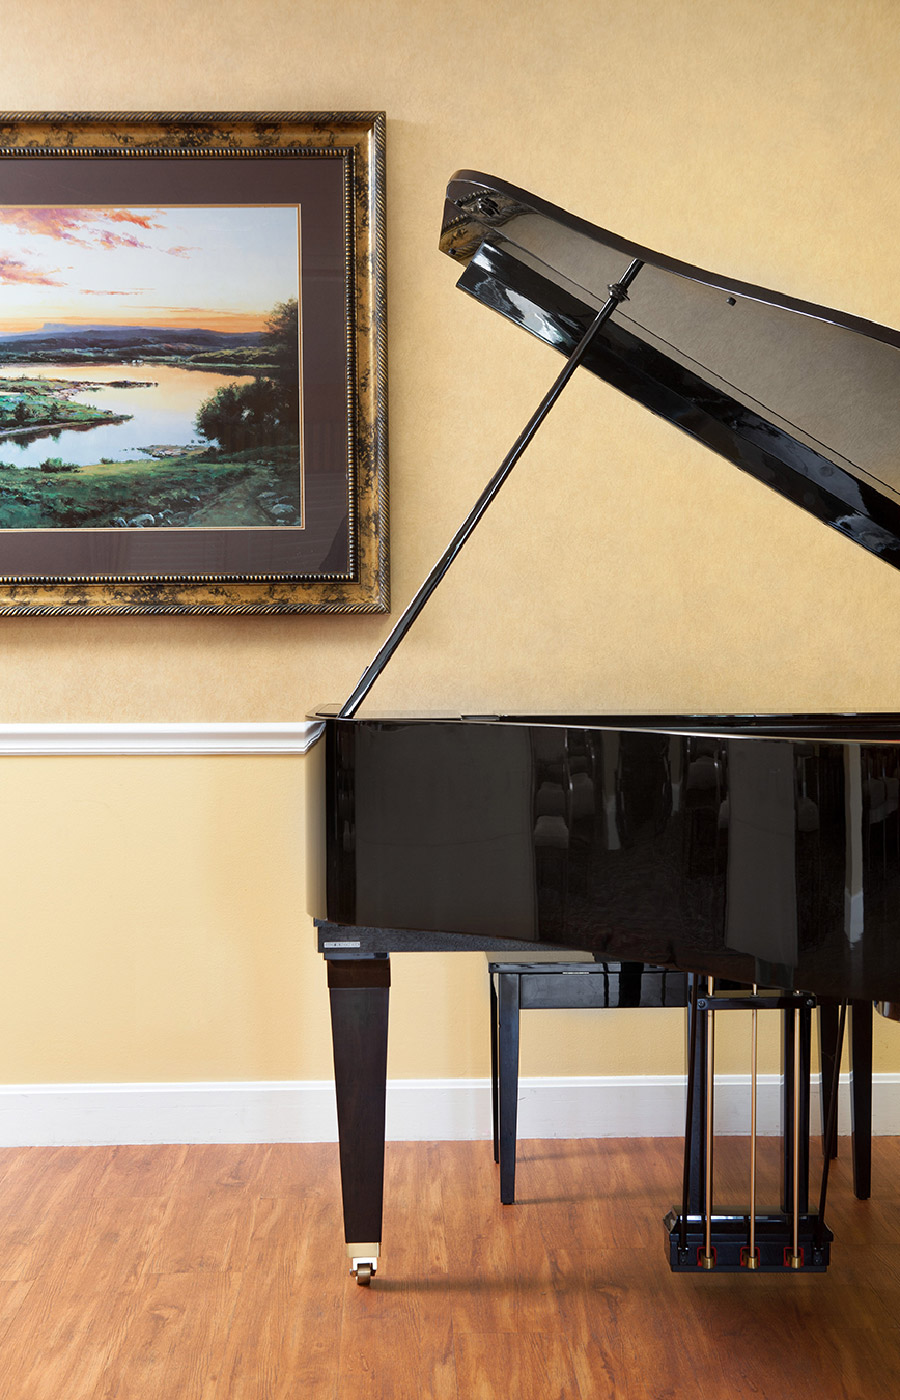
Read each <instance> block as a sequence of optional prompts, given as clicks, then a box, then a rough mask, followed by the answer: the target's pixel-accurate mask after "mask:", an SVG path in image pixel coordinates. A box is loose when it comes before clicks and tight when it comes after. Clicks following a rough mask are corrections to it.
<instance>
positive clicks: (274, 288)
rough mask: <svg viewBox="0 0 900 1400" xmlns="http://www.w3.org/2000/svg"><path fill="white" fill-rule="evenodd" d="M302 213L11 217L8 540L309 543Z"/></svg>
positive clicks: (0, 423)
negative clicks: (269, 539)
mask: <svg viewBox="0 0 900 1400" xmlns="http://www.w3.org/2000/svg"><path fill="white" fill-rule="evenodd" d="M300 300H301V293H300V211H299V208H298V206H297V205H296V204H293V205H291V204H271V205H265V204H260V205H256V204H254V205H218V204H211V205H175V204H173V205H166V206H162V207H157V206H150V205H148V206H143V205H141V206H134V205H130V204H129V205H122V206H120V205H86V206H74V205H71V206H70V205H62V206H48V205H24V204H23V205H3V206H0V531H7V532H12V531H20V530H28V531H34V530H39V531H42V530H53V529H56V530H61V529H67V530H72V529H77V530H79V531H83V530H117V531H120V530H123V529H127V530H129V531H130V530H187V529H191V530H198V529H201V530H202V529H215V530H219V531H221V530H239V529H247V528H253V529H256V530H258V529H260V528H262V527H273V528H274V527H279V528H281V529H284V528H285V527H291V526H293V527H300V526H302V525H303V523H304V522H303V489H302V487H303V461H302V446H301V445H302V441H303V436H302V402H301V397H302V396H301V365H300V314H301V308H300Z"/></svg>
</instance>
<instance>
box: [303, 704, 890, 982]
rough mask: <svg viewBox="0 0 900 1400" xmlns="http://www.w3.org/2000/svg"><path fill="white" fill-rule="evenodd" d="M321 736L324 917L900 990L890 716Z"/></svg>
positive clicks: (479, 726) (456, 727)
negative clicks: (323, 750) (323, 748)
mask: <svg viewBox="0 0 900 1400" xmlns="http://www.w3.org/2000/svg"><path fill="white" fill-rule="evenodd" d="M774 735H777V736H778V737H773V736H774ZM326 736H327V737H326V743H327V754H326V763H325V765H324V773H325V778H324V781H325V785H326V791H325V793H323V794H322V799H321V800H322V802H323V804H324V810H325V812H326V822H327V832H326V863H327V898H326V902H325V906H324V907H319V908H314V909H313V911H312V912H313V913H314V914H316V915H317V916H319V917H320V918H327V919H330V920H332V921H334V922H335V923H337V924H343V925H368V926H372V927H374V928H395V929H411V930H435V931H440V932H446V933H453V934H462V935H466V934H468V935H470V936H473V941H474V940H476V939H497V938H510V939H515V940H519V941H520V942H526V943H527V942H532V941H533V942H536V943H541V944H544V945H545V946H546V945H550V946H553V945H555V946H558V947H563V948H580V949H585V950H587V951H589V952H591V953H592V954H594V955H595V956H596V957H599V958H603V959H609V960H616V961H619V960H628V961H641V962H652V963H656V964H658V965H661V966H667V967H675V968H681V969H684V970H687V971H699V972H703V973H707V974H712V975H716V976H723V977H729V978H733V979H734V980H735V981H737V982H741V983H753V982H757V983H760V984H762V985H767V986H780V987H785V988H788V989H803V990H806V991H810V992H814V993H817V994H819V995H822V996H833V997H838V998H844V997H850V998H853V999H859V1000H866V999H871V998H879V999H880V998H884V999H900V810H898V809H900V718H898V717H897V716H893V715H880V716H858V717H857V716H849V715H843V716H797V717H794V716H772V717H761V718H755V717H752V716H737V717H731V718H729V717H727V716H714V717H698V716H682V717H680V718H679V717H677V716H666V717H658V718H653V717H648V716H636V717H628V716H617V717H615V719H610V720H608V721H607V720H602V719H600V718H597V717H592V718H591V719H590V720H589V721H584V720H582V721H581V722H580V723H575V722H574V721H572V720H569V721H568V722H566V723H564V724H563V723H560V724H555V723H552V722H551V723H547V722H545V723H536V722H527V721H523V720H517V719H514V718H512V717H508V718H505V719H503V720H485V721H477V720H471V719H467V720H456V721H453V720H448V719H444V720H437V721H431V722H425V721H422V720H402V719H397V720H391V719H389V718H382V719H378V720H335V719H329V720H327V722H326ZM479 946H480V945H479Z"/></svg>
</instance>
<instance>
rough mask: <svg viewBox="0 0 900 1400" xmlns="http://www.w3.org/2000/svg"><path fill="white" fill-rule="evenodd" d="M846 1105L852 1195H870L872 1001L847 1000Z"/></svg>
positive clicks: (866, 1196)
mask: <svg viewBox="0 0 900 1400" xmlns="http://www.w3.org/2000/svg"><path fill="white" fill-rule="evenodd" d="M850 1107H851V1113H852V1126H853V1194H854V1195H855V1196H856V1197H857V1198H858V1199H859V1200H860V1201H867V1200H868V1199H869V1196H870V1195H871V1194H872V1004H871V1002H868V1001H854V1002H851V1003H850Z"/></svg>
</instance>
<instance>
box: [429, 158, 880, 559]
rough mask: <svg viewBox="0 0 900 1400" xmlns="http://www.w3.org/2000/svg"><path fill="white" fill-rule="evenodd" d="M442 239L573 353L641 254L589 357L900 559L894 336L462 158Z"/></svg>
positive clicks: (510, 310) (792, 494) (816, 510)
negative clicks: (716, 267)
mask: <svg viewBox="0 0 900 1400" xmlns="http://www.w3.org/2000/svg"><path fill="white" fill-rule="evenodd" d="M441 248H442V250H443V251H444V252H445V253H447V254H449V256H450V257H452V258H455V259H456V260H457V261H458V262H461V263H463V264H465V268H464V271H463V273H462V276H461V277H460V279H459V283H458V285H459V286H460V287H462V288H463V290H465V291H467V292H469V293H470V294H471V295H472V296H474V297H475V298H476V299H477V300H479V301H482V302H484V304H485V305H487V306H489V307H491V308H493V310H495V311H499V312H500V313H501V314H502V315H504V316H506V317H507V318H508V319H509V320H511V321H514V322H516V324H517V325H520V326H523V327H524V328H525V329H526V330H528V331H531V333H532V334H533V335H536V336H538V337H539V338H540V339H541V340H544V341H546V342H547V344H548V345H552V346H554V347H555V348H556V349H558V350H560V351H562V352H563V354H565V355H569V354H570V353H571V352H572V350H573V349H574V348H575V346H576V344H577V343H578V341H579V340H580V339H581V337H582V335H583V334H584V332H585V330H586V329H587V327H588V325H589V324H590V322H591V321H592V320H593V318H594V316H595V315H596V313H597V311H598V310H599V308H600V307H601V306H602V305H603V304H604V302H605V301H606V300H607V297H608V296H609V286H610V284H615V283H617V282H618V281H619V279H620V278H621V277H622V275H623V273H624V272H625V269H626V268H627V266H628V264H629V262H630V261H631V260H632V259H634V258H639V259H641V260H643V262H644V264H645V265H644V267H643V268H642V269H641V270H640V272H639V273H638V275H637V277H636V279H635V281H634V282H633V284H632V286H631V287H630V289H629V293H628V300H627V301H625V302H624V303H623V304H622V305H620V306H619V307H618V308H617V309H616V312H615V315H614V316H612V317H611V318H610V320H608V321H607V322H606V324H605V325H604V326H603V327H602V328H601V330H600V331H599V332H598V333H597V335H596V336H595V338H594V340H593V341H592V342H591V344H590V346H589V348H588V350H587V352H586V354H585V357H584V360H583V362H582V363H583V364H584V366H585V368H587V369H590V370H592V371H593V373H594V374H597V375H599V376H600V378H601V379H605V380H606V381H607V382H608V383H610V384H612V385H613V386H614V387H615V388H617V389H620V390H621V391H622V392H623V393H625V394H628V395H629V396H630V397H631V398H633V399H636V400H637V401H638V402H639V403H641V404H643V405H644V406H645V407H646V408H649V409H650V410H652V411H653V412H654V413H657V414H659V415H660V416H661V417H663V418H666V419H668V420H669V422H670V423H674V424H675V425H676V426H677V427H679V428H681V429H682V430H683V431H684V432H686V433H689V434H690V435H691V436H692V437H695V438H697V439H698V440H699V441H701V442H704V443H706V445H707V446H708V447H711V448H712V449H713V450H714V451H716V452H718V453H719V454H720V455H721V456H723V457H726V458H728V460H729V461H731V462H734V463H735V465H736V466H738V467H740V468H741V470H743V471H747V472H749V473H750V474H751V475H752V476H755V477H756V478H757V479H758V480H759V481H762V482H764V483H765V484H766V485H767V486H771V487H772V488H773V489H774V490H776V491H778V492H780V494H781V495H783V496H786V497H787V498H788V500H790V501H793V502H794V503H795V504H796V505H799V506H801V507H802V508H803V509H804V510H807V511H809V512H810V513H811V514H812V515H815V516H817V517H818V518H819V519H820V520H823V521H824V522H825V523H826V524H828V525H831V526H833V527H834V529H836V530H840V531H841V533H842V534H844V535H847V536H849V538H850V539H852V540H855V541H856V543H857V544H859V545H861V546H862V547H863V548H864V549H868V550H870V551H871V552H872V553H873V554H877V555H878V556H879V557H880V558H882V559H885V560H887V561H888V562H889V563H891V564H893V565H895V566H900V333H898V332H897V331H894V330H890V329H888V328H886V327H884V326H879V325H876V324H875V323H874V322H871V321H865V320H862V319H860V318H859V317H856V316H849V315H847V314H845V313H844V312H841V311H834V310H831V309H829V308H828V307H823V306H814V305H812V304H810V303H808V302H802V301H796V300H794V299H792V298H790V297H786V296H782V295H781V294H780V293H778V292H771V291H767V290H765V289H764V288H762V287H754V286H749V285H747V284H745V283H741V282H735V281H733V280H731V279H729V278H727V277H721V276H718V275H716V274H714V273H711V272H704V271H703V270H702V269H700V268H696V267H691V266H690V265H688V264H686V263H681V262H677V261H675V260H674V259H672V258H667V257H665V256H663V255H662V254H660V253H654V252H652V251H650V250H649V249H646V248H642V247H640V246H639V245H637V244H634V243H629V242H628V241H627V240H626V239H623V238H619V237H617V236H616V235H615V234H612V233H608V232H607V231H606V230H605V229H601V228H597V227H595V226H594V225H593V224H589V223H587V222H586V221H585V220H583V219H579V218H576V217H575V216H574V215H572V214H568V213H566V211H565V210H563V209H559V208H557V207H556V206H555V205H552V204H548V203H546V201H544V200H542V199H539V198H537V196H535V195H532V194H528V193H527V192H526V191H524V190H520V189H517V188H516V187H515V186H514V185H508V184H506V183H504V182H503V181H502V180H497V179H494V178H493V177H492V176H489V175H481V174H478V173H476V172H473V171H461V172H459V173H458V174H457V175H455V176H454V177H453V179H452V180H451V181H450V184H449V186H448V188H447V202H446V205H445V211H444V225H443V229H442V232H441Z"/></svg>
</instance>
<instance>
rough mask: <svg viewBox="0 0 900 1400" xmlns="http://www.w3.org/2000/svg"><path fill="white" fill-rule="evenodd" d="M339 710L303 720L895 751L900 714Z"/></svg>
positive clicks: (899, 735) (898, 742)
mask: <svg viewBox="0 0 900 1400" xmlns="http://www.w3.org/2000/svg"><path fill="white" fill-rule="evenodd" d="M339 710H340V706H339V705H322V706H319V707H317V708H316V709H315V710H312V711H310V713H309V714H308V716H307V718H308V719H309V720H311V721H313V722H315V723H319V724H323V725H327V724H328V723H331V722H333V721H337V720H340V723H341V724H367V725H371V726H375V727H382V726H383V727H385V728H394V727H396V726H399V725H407V724H497V725H522V726H525V727H527V728H532V727H534V728H548V729H576V730H588V729H598V730H603V731H617V732H620V733H634V734H644V733H651V734H670V735H672V736H673V737H680V738H698V739H722V740H725V739H770V740H782V741H784V742H795V743H817V744H836V745H847V744H867V745H873V744H875V745H882V746H885V747H890V746H900V712H894V711H825V712H823V711H819V712H811V713H808V714H806V713H802V712H797V713H789V712H785V713H779V712H760V713H746V714H734V715H726V714H703V713H697V714H688V715H671V714H652V713H647V714H630V715H623V714H614V715H597V714H553V715H550V714H540V715H537V714H526V713H521V714H520V713H517V712H510V713H497V714H461V713H459V712H454V711H449V710H448V711H444V710H435V711H428V712H424V713H423V712H421V711H418V712H412V711H410V712H404V711H389V712H377V713H375V714H372V715H356V716H354V717H353V718H352V719H348V718H344V719H341V718H340V715H339V713H338V712H339Z"/></svg>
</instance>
